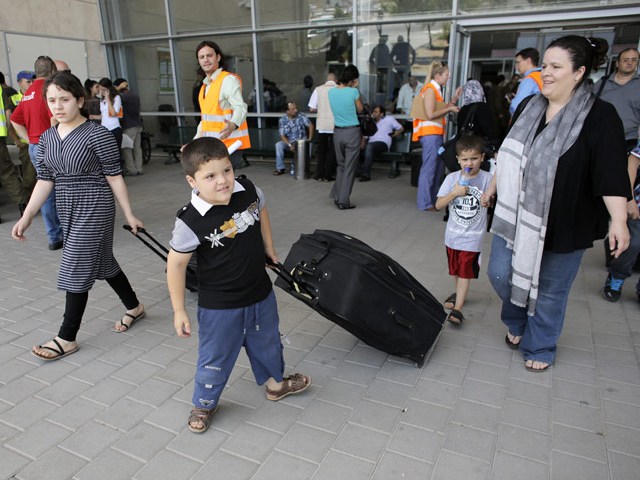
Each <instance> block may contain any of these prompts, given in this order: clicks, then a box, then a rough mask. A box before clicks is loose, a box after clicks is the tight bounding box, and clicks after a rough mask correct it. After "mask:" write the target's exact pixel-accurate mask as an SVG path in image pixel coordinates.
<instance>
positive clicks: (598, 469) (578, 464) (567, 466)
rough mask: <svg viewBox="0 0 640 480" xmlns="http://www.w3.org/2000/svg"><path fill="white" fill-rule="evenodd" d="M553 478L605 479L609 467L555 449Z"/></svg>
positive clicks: (570, 479)
mask: <svg viewBox="0 0 640 480" xmlns="http://www.w3.org/2000/svg"><path fill="white" fill-rule="evenodd" d="M551 471H552V472H553V475H552V479H553V480H576V479H577V478H579V479H580V480H603V479H608V478H610V477H609V469H608V468H607V465H606V464H604V463H599V462H594V461H592V460H589V459H586V458H582V457H576V456H573V455H568V454H566V453H562V452H558V451H554V452H553V454H552V460H551Z"/></svg>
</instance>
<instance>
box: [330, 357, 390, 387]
mask: <svg viewBox="0 0 640 480" xmlns="http://www.w3.org/2000/svg"><path fill="white" fill-rule="evenodd" d="M378 372H379V369H378V368H376V367H371V366H369V365H358V364H356V363H350V362H345V363H343V364H342V365H340V366H339V367H338V368H337V369H336V371H335V375H334V378H337V379H338V380H344V381H345V382H351V383H355V384H357V385H362V386H363V387H368V386H369V385H371V382H373V379H374V378H376V375H377V374H378Z"/></svg>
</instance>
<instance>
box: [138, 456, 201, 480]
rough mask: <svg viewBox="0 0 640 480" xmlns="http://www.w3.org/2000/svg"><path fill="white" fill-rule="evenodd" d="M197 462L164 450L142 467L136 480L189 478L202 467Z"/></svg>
mask: <svg viewBox="0 0 640 480" xmlns="http://www.w3.org/2000/svg"><path fill="white" fill-rule="evenodd" d="M201 466H202V465H201V464H200V463H199V462H195V461H193V460H190V459H188V458H185V457H183V456H181V455H178V454H176V453H174V452H170V451H168V450H163V451H161V452H160V453H158V455H156V456H155V457H154V458H153V459H152V460H151V461H150V462H149V463H147V464H146V465H145V466H144V467H142V469H140V470H139V471H138V472H137V473H136V474H135V475H134V477H133V479H134V480H181V479H184V480H188V479H191V478H193V475H194V474H195V473H196V472H197V471H198V470H199V469H200V468H201Z"/></svg>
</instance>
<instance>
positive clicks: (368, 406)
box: [349, 400, 403, 433]
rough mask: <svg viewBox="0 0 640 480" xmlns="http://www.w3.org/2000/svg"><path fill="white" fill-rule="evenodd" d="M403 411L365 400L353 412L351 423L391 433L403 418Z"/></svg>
mask: <svg viewBox="0 0 640 480" xmlns="http://www.w3.org/2000/svg"><path fill="white" fill-rule="evenodd" d="M402 415H403V413H402V409H400V408H397V407H391V406H388V405H381V404H378V403H375V402H370V401H367V400H363V401H362V402H360V403H359V404H358V406H357V407H356V408H355V409H354V410H353V415H351V418H350V420H349V421H350V422H352V423H355V424H358V425H362V426H364V427H367V428H373V429H376V430H379V431H381V432H386V433H391V432H393V430H394V429H395V426H396V424H397V423H398V420H399V419H400V418H401V417H402Z"/></svg>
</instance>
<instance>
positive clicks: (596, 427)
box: [552, 400, 604, 433]
mask: <svg viewBox="0 0 640 480" xmlns="http://www.w3.org/2000/svg"><path fill="white" fill-rule="evenodd" d="M552 412H553V422H554V423H557V424H561V425H565V426H568V427H575V428H579V429H581V430H587V431H589V432H594V433H602V432H604V418H603V413H602V410H601V409H599V408H592V407H588V406H585V405H582V404H575V403H573V402H566V401H564V400H554V401H553V409H552Z"/></svg>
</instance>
